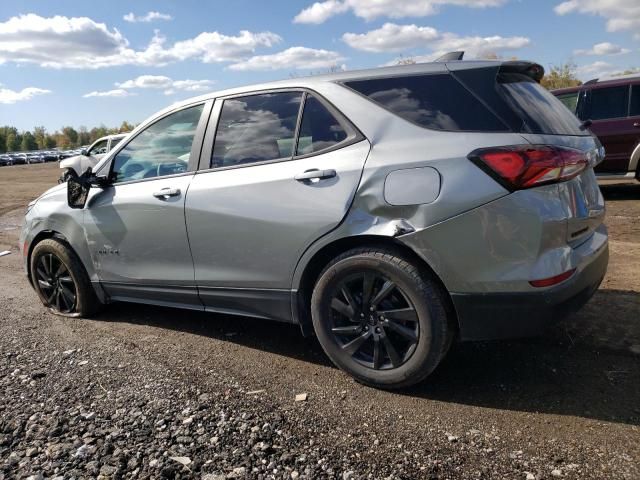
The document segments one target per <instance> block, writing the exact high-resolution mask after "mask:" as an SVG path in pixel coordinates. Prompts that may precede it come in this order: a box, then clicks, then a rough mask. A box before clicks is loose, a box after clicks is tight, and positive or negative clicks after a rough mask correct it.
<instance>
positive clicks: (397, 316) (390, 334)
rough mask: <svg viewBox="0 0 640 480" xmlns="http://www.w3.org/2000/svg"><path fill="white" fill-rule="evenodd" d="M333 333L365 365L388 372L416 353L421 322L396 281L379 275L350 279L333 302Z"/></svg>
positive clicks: (368, 274) (364, 275)
mask: <svg viewBox="0 0 640 480" xmlns="http://www.w3.org/2000/svg"><path fill="white" fill-rule="evenodd" d="M331 317H332V318H331V333H332V334H333V336H334V337H335V340H336V343H337V344H338V345H339V346H340V348H341V349H342V350H343V352H345V353H346V354H347V355H350V356H351V357H352V358H353V359H354V360H355V361H356V362H358V363H360V364H361V365H363V366H365V367H368V368H372V369H375V370H386V369H392V368H397V367H400V366H401V365H403V364H404V363H405V362H406V361H407V360H408V359H409V358H410V357H411V355H412V354H413V352H414V351H415V348H416V345H417V343H418V338H419V336H420V322H419V321H418V314H417V312H416V309H415V307H414V305H413V304H412V303H411V301H410V300H409V298H408V296H407V295H406V294H405V292H404V291H403V290H402V289H401V288H400V287H399V286H398V285H396V284H395V283H394V282H393V281H392V280H390V279H389V278H387V277H386V276H384V275H382V274H381V273H379V272H376V271H373V270H371V271H368V270H365V271H363V272H362V273H357V274H354V275H350V276H349V277H347V278H345V279H344V280H343V281H341V282H340V283H339V284H338V288H337V289H336V291H335V293H334V295H333V297H332V299H331Z"/></svg>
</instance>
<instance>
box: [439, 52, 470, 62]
mask: <svg viewBox="0 0 640 480" xmlns="http://www.w3.org/2000/svg"><path fill="white" fill-rule="evenodd" d="M462 57H464V51H459V52H449V53H445V54H444V55H442V56H441V57H438V58H436V59H435V60H434V61H435V62H450V61H452V60H462Z"/></svg>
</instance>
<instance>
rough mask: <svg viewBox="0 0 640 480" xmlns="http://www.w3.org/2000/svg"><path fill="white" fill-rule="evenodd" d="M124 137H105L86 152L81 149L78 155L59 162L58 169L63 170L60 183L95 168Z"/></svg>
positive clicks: (120, 134) (118, 135)
mask: <svg viewBox="0 0 640 480" xmlns="http://www.w3.org/2000/svg"><path fill="white" fill-rule="evenodd" d="M126 136H127V134H126V133H119V134H117V135H107V136H106V137H102V138H99V139H98V140H96V141H95V142H93V143H92V144H91V146H90V147H89V148H87V149H86V150H85V149H83V150H82V151H81V152H80V155H76V156H74V157H70V158H66V159H64V160H62V161H61V162H60V168H61V169H63V170H64V172H63V173H62V175H61V176H60V182H66V181H67V180H68V179H69V176H70V175H76V176H77V175H82V173H83V172H85V171H86V170H87V168H89V167H91V168H93V167H95V166H96V164H97V163H98V162H99V161H100V159H102V157H104V156H105V155H106V154H107V153H109V152H110V151H111V149H112V148H113V147H115V146H116V145H117V144H118V143H120V141H121V140H122V139H123V138H125V137H126Z"/></svg>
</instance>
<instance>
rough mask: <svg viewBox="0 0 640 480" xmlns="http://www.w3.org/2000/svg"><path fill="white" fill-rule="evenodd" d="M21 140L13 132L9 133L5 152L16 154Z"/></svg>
mask: <svg viewBox="0 0 640 480" xmlns="http://www.w3.org/2000/svg"><path fill="white" fill-rule="evenodd" d="M20 141H21V138H20V137H19V136H18V135H17V134H16V133H14V132H12V131H10V132H9V134H8V135H7V151H8V152H17V151H18V150H20Z"/></svg>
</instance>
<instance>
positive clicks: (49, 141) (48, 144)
mask: <svg viewBox="0 0 640 480" xmlns="http://www.w3.org/2000/svg"><path fill="white" fill-rule="evenodd" d="M44 147H45V148H55V147H56V139H55V137H54V136H53V135H47V138H46V139H45V144H44Z"/></svg>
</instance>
